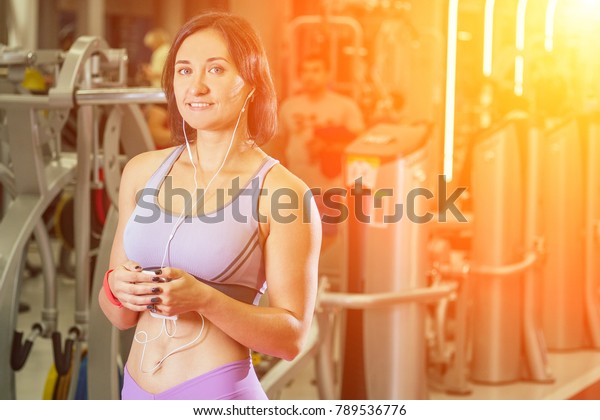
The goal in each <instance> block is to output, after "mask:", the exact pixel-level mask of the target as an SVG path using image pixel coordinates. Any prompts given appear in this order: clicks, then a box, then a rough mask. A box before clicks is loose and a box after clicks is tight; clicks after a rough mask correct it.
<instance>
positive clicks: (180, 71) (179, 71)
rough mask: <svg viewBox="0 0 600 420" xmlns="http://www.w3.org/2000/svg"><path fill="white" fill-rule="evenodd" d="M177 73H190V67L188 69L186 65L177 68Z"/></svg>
mask: <svg viewBox="0 0 600 420" xmlns="http://www.w3.org/2000/svg"><path fill="white" fill-rule="evenodd" d="M177 73H179V74H181V75H186V74H190V69H188V68H186V67H182V68H180V69H179V70H177Z"/></svg>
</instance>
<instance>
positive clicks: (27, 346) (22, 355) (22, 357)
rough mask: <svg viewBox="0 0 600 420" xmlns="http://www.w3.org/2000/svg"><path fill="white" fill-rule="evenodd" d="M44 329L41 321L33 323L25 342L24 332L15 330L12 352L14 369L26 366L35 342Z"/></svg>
mask: <svg viewBox="0 0 600 420" xmlns="http://www.w3.org/2000/svg"><path fill="white" fill-rule="evenodd" d="M42 331H43V328H42V325H41V324H39V323H35V324H33V326H32V327H31V333H30V334H29V337H27V339H26V340H25V342H24V343H23V341H22V340H23V333H22V332H20V331H15V332H14V334H13V343H12V351H11V353H10V367H11V368H12V369H13V370H16V371H18V370H21V368H23V366H25V362H26V361H27V358H28V357H29V353H31V347H32V346H33V342H34V341H35V339H36V338H37V336H38V335H40V334H41V333H42Z"/></svg>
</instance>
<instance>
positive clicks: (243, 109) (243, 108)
mask: <svg viewBox="0 0 600 420" xmlns="http://www.w3.org/2000/svg"><path fill="white" fill-rule="evenodd" d="M254 92H256V88H252V90H251V91H250V93H249V94H248V96H246V101H245V102H244V106H243V107H242V112H244V111H245V110H246V104H247V103H248V100H249V99H250V97H252V95H254Z"/></svg>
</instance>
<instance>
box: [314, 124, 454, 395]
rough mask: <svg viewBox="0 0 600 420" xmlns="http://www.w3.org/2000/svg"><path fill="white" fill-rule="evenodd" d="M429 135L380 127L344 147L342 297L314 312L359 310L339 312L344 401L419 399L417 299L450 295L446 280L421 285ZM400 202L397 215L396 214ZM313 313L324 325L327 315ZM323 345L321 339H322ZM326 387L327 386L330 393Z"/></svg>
mask: <svg viewBox="0 0 600 420" xmlns="http://www.w3.org/2000/svg"><path fill="white" fill-rule="evenodd" d="M429 135H430V127H429V126H428V125H425V124H415V125H412V126H410V125H405V126H396V125H384V124H382V125H379V126H375V127H374V128H373V129H371V130H370V131H368V132H367V133H365V134H364V135H363V136H361V137H359V138H358V139H357V140H356V141H355V142H353V143H352V144H351V145H350V146H348V148H347V149H346V151H345V154H346V157H345V171H346V185H347V187H348V188H349V194H348V197H347V201H348V209H349V211H350V219H349V221H348V232H347V234H348V236H347V238H348V239H347V240H348V242H347V243H348V248H347V252H348V258H347V261H348V268H347V277H348V285H347V292H348V293H333V292H326V293H322V294H321V295H320V297H319V308H320V310H324V309H325V308H335V307H338V308H346V309H353V310H356V309H360V310H361V311H353V312H351V311H348V313H347V319H346V336H345V348H346V352H345V354H344V373H343V383H342V390H341V397H342V398H343V399H365V398H368V399H419V398H426V396H427V389H426V369H425V368H426V367H425V355H426V352H425V325H424V321H425V315H424V309H423V307H422V305H421V304H422V303H427V302H435V301H438V300H440V299H443V298H447V297H448V296H449V295H450V294H451V293H452V292H453V291H454V287H452V286H449V285H439V286H434V287H427V275H428V272H427V265H426V258H425V256H426V254H427V252H426V241H427V227H426V226H427V225H426V221H428V220H425V218H426V214H427V208H426V205H425V204H426V200H423V199H418V198H417V197H419V195H425V196H427V194H426V193H425V187H426V186H427V185H428V183H427V176H426V173H427V171H426V170H425V169H426V164H427V160H426V156H427V155H426V148H425V147H424V146H425V145H426V141H427V140H428V138H429ZM411 188H412V189H411ZM417 188H419V189H417ZM405 198H406V201H404V199H405ZM429 198H430V197H429ZM401 203H403V207H401V208H402V209H405V210H406V212H404V213H400V214H399V207H398V204H401ZM400 216H401V217H400ZM365 217H367V218H368V220H366V219H365ZM319 319H320V320H321V321H322V323H323V328H324V330H325V331H330V328H328V325H327V321H328V319H327V317H325V316H322V317H320V318H319ZM320 326H321V325H320ZM322 341H323V343H328V341H329V340H328V337H323V338H322ZM407 343H410V345H407ZM330 351H331V349H328V348H324V349H322V352H321V353H322V354H320V355H321V357H323V358H325V359H326V358H328V357H329V354H330ZM327 365H331V360H330V361H329V362H324V363H323V364H320V366H321V368H322V369H323V370H321V374H322V376H323V377H324V378H332V375H331V372H327V371H326V370H325V369H327ZM330 382H331V380H330ZM331 387H332V384H331V383H330V384H327V385H326V390H327V388H328V394H329V395H331V394H332V393H333V392H332V390H331Z"/></svg>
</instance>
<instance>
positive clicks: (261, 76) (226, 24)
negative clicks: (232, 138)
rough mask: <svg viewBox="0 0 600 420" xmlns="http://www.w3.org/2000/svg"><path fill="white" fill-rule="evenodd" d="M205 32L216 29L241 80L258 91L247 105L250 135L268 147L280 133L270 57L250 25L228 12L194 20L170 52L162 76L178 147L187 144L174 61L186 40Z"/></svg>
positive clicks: (209, 13) (181, 32)
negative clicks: (177, 101) (178, 100)
mask: <svg viewBox="0 0 600 420" xmlns="http://www.w3.org/2000/svg"><path fill="white" fill-rule="evenodd" d="M205 29H215V30H216V31H217V32H219V33H220V34H221V35H222V36H223V39H224V40H225V43H226V44H227V48H228V50H229V54H230V55H231V57H232V59H233V62H234V64H235V66H236V67H237V69H238V70H239V72H240V75H241V77H242V79H244V81H245V82H247V83H248V84H250V85H251V86H252V87H254V88H255V92H254V95H253V96H252V103H250V104H249V106H248V105H247V109H248V132H249V134H250V136H251V138H252V139H253V140H254V142H255V143H256V144H257V145H259V146H260V145H262V144H265V143H266V142H267V141H269V139H271V138H272V137H273V136H274V135H275V133H276V132H277V95H276V93H275V87H274V85H273V79H272V78H271V71H270V70H269V62H268V60H267V54H266V53H265V49H264V47H263V45H262V43H261V41H260V39H259V37H258V35H257V33H256V32H255V31H254V29H253V28H252V26H251V25H250V23H248V21H246V20H245V19H243V18H241V17H239V16H235V15H232V14H230V13H226V12H206V13H203V14H201V15H198V16H196V17H194V18H192V19H191V20H189V21H188V22H187V23H186V24H184V25H183V26H182V27H181V29H180V30H179V31H178V32H177V35H175V39H174V41H173V44H172V45H171V49H170V50H169V54H168V56H167V60H166V62H165V67H164V69H163V74H162V87H163V90H164V92H165V95H166V97H167V108H168V110H169V123H170V128H171V132H172V133H173V136H174V139H175V141H176V142H177V143H178V144H182V143H183V142H184V137H183V127H182V125H183V122H182V118H181V115H180V114H179V111H178V109H177V103H176V100H175V93H174V91H173V77H174V75H175V58H176V56H177V51H179V47H181V44H182V43H183V41H185V39H186V38H187V37H189V36H190V35H192V34H194V33H196V32H199V31H202V30H205ZM190 134H191V135H190ZM190 134H188V138H189V139H190V140H191V139H194V140H195V138H196V133H195V132H194V133H190Z"/></svg>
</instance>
